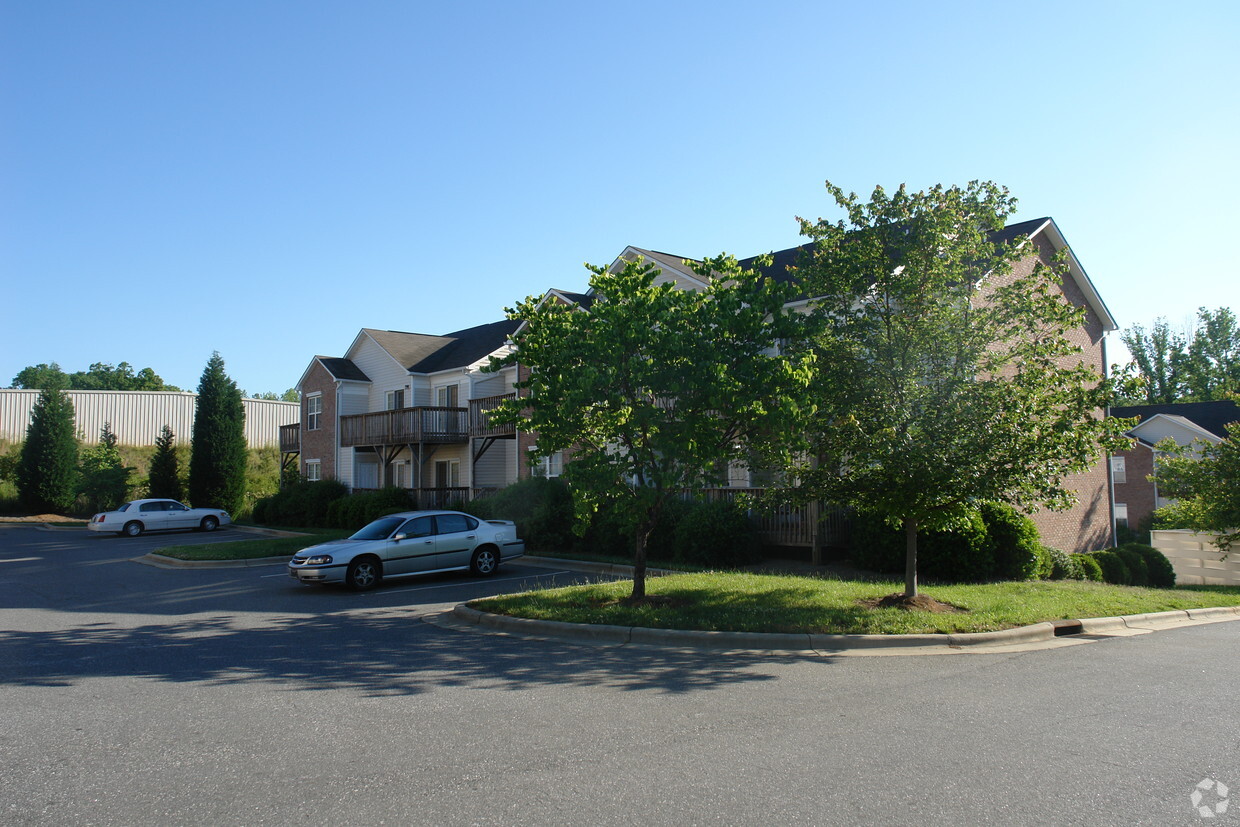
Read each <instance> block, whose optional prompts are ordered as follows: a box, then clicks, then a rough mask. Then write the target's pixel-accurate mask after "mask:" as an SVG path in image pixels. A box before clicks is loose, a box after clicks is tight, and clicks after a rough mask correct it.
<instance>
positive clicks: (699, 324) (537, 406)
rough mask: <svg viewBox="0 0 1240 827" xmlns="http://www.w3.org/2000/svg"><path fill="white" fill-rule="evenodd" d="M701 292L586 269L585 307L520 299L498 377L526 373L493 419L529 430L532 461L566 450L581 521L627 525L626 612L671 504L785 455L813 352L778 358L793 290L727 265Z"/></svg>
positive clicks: (633, 273) (629, 265) (710, 267)
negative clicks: (740, 468) (785, 436)
mask: <svg viewBox="0 0 1240 827" xmlns="http://www.w3.org/2000/svg"><path fill="white" fill-rule="evenodd" d="M695 269H696V270H697V271H698V273H699V274H700V275H702V276H703V277H704V279H705V280H706V281H707V282H708V285H709V286H708V287H707V288H706V289H704V290H703V291H701V292H693V291H688V290H681V289H678V288H676V287H673V286H672V285H670V284H663V285H659V286H656V285H655V284H654V281H655V277H656V276H657V275H658V273H659V271H658V270H657V269H655V268H654V266H652V265H651V264H649V263H647V262H645V261H643V260H641V259H638V260H635V261H627V262H626V263H625V264H624V265H623V267H622V268H621V269H620V270H619V272H614V273H613V272H609V271H608V270H607V269H606V268H603V267H590V270H591V271H592V272H593V276H592V277H591V279H590V288H591V290H592V291H593V296H594V300H593V302H592V303H591V304H590V305H589V307H588V308H581V307H577V306H567V305H564V304H562V303H560V302H559V301H557V300H547V301H538V300H536V299H534V298H530V299H526V300H525V301H524V302H522V303H520V304H519V305H518V306H517V308H516V309H515V310H510V311H509V316H510V318H513V319H522V320H524V322H525V325H524V328H523V329H522V330H521V331H520V332H519V333H518V335H517V351H516V353H514V354H513V355H512V356H510V357H508V358H507V359H505V360H499V361H497V363H496V365H495V366H497V367H498V366H499V365H503V364H513V363H520V364H521V365H522V366H525V367H528V368H529V369H530V374H529V378H528V379H526V380H524V381H521V382H519V383H518V387H519V388H520V389H522V390H523V391H525V392H527V393H526V395H524V396H522V397H521V398H519V399H517V400H513V401H511V402H508V403H506V404H505V406H503V407H502V408H500V409H499V410H498V411H497V412H496V413H495V414H494V415H493V416H494V417H495V419H496V420H497V421H500V422H513V423H520V424H521V427H523V428H527V429H530V430H533V431H536V432H537V434H538V447H537V451H536V452H535V456H536V457H541V456H549V455H550V454H552V453H554V452H556V451H565V450H566V451H571V456H572V459H571V461H570V462H568V463H567V464H566V465H565V468H564V477H565V478H566V480H567V481H568V482H569V483H570V484H571V485H572V486H573V489H574V494H575V499H576V502H577V506H578V509H579V516H580V517H582V518H583V519H585V518H588V517H589V515H590V514H592V513H593V512H594V511H596V510H597V509H598V508H600V507H601V506H603V505H604V504H607V505H609V506H610V507H613V508H617V509H619V510H620V512H621V513H622V514H624V515H626V516H627V517H628V519H629V521H630V523H631V524H632V525H633V526H634V527H635V536H636V540H635V544H634V549H633V564H634V576H633V593H632V598H631V599H632V600H635V601H641V600H643V599H644V598H645V588H646V580H645V578H646V543H647V540H648V538H649V536H650V533H651V531H652V529H653V528H654V526H655V524H656V523H657V522H658V520H659V516H660V514H661V513H662V512H663V510H664V508H665V507H666V505H667V503H668V501H669V500H670V499H671V498H674V497H679V496H682V493H683V491H684V490H685V489H687V488H696V487H701V486H704V485H708V484H714V483H717V480H718V476H719V474H720V468H725V467H726V466H727V464H728V463H730V462H748V461H751V460H752V459H753V458H754V456H757V455H770V454H772V453H778V452H780V451H782V450H785V449H786V447H787V444H786V443H785V442H784V441H782V440H781V439H780V438H779V434H780V432H781V431H782V430H783V429H784V426H785V424H786V421H787V419H788V418H789V417H791V416H792V415H793V414H794V413H795V412H796V410H797V399H798V397H797V395H796V388H797V386H798V385H803V384H804V383H805V381H806V380H807V378H808V374H807V371H806V370H805V364H806V362H807V361H808V359H809V358H810V357H809V355H808V354H803V355H801V356H798V357H789V356H786V355H779V354H777V353H776V352H775V349H776V345H777V343H778V342H779V341H780V339H782V338H787V337H790V336H792V335H794V334H795V330H796V322H795V320H794V319H793V317H792V316H791V315H790V313H789V311H787V310H786V309H785V307H784V305H785V303H786V302H787V300H788V299H789V297H790V293H789V288H787V287H786V286H784V285H781V284H777V283H774V282H772V281H769V280H767V279H765V278H763V277H762V276H760V275H759V274H758V273H757V272H755V271H750V270H745V269H742V268H741V267H740V266H739V265H738V264H737V262H736V260H735V259H733V258H731V257H729V256H719V257H717V258H715V259H711V260H709V261H706V262H702V263H701V264H699V265H698V266H697V267H696V268H695Z"/></svg>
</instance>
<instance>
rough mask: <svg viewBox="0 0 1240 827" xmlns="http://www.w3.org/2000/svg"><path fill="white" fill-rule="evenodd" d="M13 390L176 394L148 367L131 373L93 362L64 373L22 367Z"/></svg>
mask: <svg viewBox="0 0 1240 827" xmlns="http://www.w3.org/2000/svg"><path fill="white" fill-rule="evenodd" d="M12 387H14V388H29V389H33V390H41V389H43V388H48V387H67V388H69V390H75V391H179V390H180V388H178V387H176V386H175V385H169V384H167V383H166V382H164V380H163V379H162V378H160V377H159V375H157V374H156V373H155V371H153V370H151V369H150V368H143V369H142V370H140V371H138V372H137V373H134V370H133V365H131V364H129V363H128V362H121V363H120V364H119V365H111V364H108V363H105V362H95V363H94V364H93V365H91V366H90V368H89V369H88V370H84V371H82V370H79V371H75V372H74V373H70V374H66V373H65V372H64V371H63V370H61V369H60V365H58V364H56V363H55V362H52V363H51V364H50V365H45V364H39V365H34V366H31V367H27V368H23V369H22V370H21V372H20V373H18V374H17V376H15V377H14V378H13V385H12Z"/></svg>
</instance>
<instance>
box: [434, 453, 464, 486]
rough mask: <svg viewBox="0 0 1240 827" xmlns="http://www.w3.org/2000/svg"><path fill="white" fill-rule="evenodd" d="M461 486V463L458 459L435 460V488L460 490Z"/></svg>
mask: <svg viewBox="0 0 1240 827" xmlns="http://www.w3.org/2000/svg"><path fill="white" fill-rule="evenodd" d="M460 485H461V461H460V460H456V459H437V460H435V487H436V488H458V487H460Z"/></svg>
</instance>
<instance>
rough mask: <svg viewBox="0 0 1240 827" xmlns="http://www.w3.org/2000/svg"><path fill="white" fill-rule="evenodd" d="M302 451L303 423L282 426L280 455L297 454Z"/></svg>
mask: <svg viewBox="0 0 1240 827" xmlns="http://www.w3.org/2000/svg"><path fill="white" fill-rule="evenodd" d="M300 451H301V423H300V422H294V423H293V424H292V425H281V426H280V453H281V454H296V453H298V452H300Z"/></svg>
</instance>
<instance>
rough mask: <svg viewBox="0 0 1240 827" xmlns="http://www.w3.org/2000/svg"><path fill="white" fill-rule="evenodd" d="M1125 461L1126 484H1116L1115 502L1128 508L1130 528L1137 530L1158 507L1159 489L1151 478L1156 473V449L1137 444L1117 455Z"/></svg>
mask: <svg viewBox="0 0 1240 827" xmlns="http://www.w3.org/2000/svg"><path fill="white" fill-rule="evenodd" d="M1115 456H1117V457H1123V459H1124V478H1125V481H1124V482H1117V483H1115V502H1116V503H1117V504H1119V503H1123V504H1124V505H1126V506H1128V527H1129V528H1131V529H1134V530H1135V529H1136V528H1137V527H1138V526H1140V525H1141V523H1142V522H1143V521H1144V520H1147V519H1148V518H1149V516H1150V515H1151V514H1153V513H1154V509H1155V507H1156V506H1157V502H1156V499H1157V496H1156V495H1157V489H1156V488H1155V487H1154V483H1152V482H1151V481H1150V480H1149V476H1150V475H1151V474H1153V473H1154V449H1153V448H1151V447H1150V446H1148V445H1142V444H1137V445H1136V446H1134V447H1132V448H1130V449H1129V450H1127V451H1120V452H1119V453H1117V454H1115Z"/></svg>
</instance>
